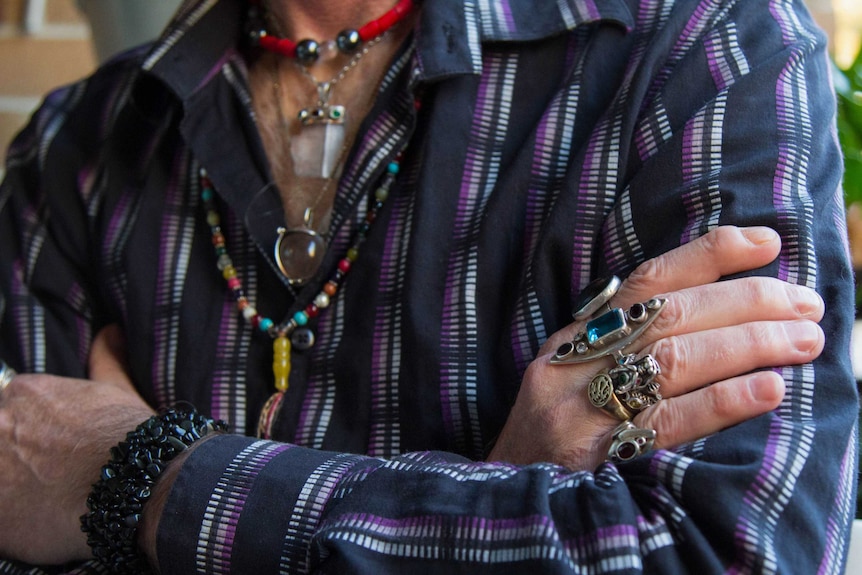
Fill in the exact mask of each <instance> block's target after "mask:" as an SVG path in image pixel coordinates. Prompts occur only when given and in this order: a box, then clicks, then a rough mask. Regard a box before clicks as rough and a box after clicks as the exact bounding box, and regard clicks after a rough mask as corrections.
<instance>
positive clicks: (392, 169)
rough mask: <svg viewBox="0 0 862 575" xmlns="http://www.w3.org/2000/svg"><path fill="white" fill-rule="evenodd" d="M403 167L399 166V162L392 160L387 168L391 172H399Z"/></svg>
mask: <svg viewBox="0 0 862 575" xmlns="http://www.w3.org/2000/svg"><path fill="white" fill-rule="evenodd" d="M400 169H401V168H400V167H399V166H398V162H391V163H390V164H389V166H387V170H388V171H389V173H390V174H397V173H398V170H400Z"/></svg>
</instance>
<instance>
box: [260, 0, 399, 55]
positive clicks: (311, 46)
mask: <svg viewBox="0 0 862 575" xmlns="http://www.w3.org/2000/svg"><path fill="white" fill-rule="evenodd" d="M260 3H261V0H249V4H251V6H252V10H259V9H260ZM413 4H414V2H413V0H398V3H397V4H396V5H395V6H394V7H393V8H392V9H391V10H389V11H388V12H387V13H386V14H384V15H383V16H381V17H380V18H378V19H377V20H372V21H371V22H368V23H366V24H364V25H363V26H362V27H361V28H359V29H358V30H356V29H352V28H350V29H347V30H342V31H341V32H339V33H338V36H336V38H335V40H334V41H330V42H333V43H334V45H335V47H337V48H338V50H339V51H340V52H342V53H343V54H353V53H354V52H356V51H357V50H358V49H359V47H360V46H361V45H362V44H363V43H365V42H368V41H370V40H373V39H374V38H377V37H378V36H380V35H382V34H384V33H385V32H386V31H387V30H389V29H390V28H392V27H393V26H395V25H396V24H397V23H398V22H400V21H401V20H403V19H404V18H405V17H406V16H407V15H408V14H409V13H410V11H411V10H412V9H413ZM251 20H252V21H259V22H263V19H262V18H260V15H259V14H254V13H252V18H251ZM251 37H252V42H253V43H256V44H257V45H258V46H260V47H261V48H263V49H264V50H268V51H270V52H274V53H276V54H281V55H282V56H287V57H288V58H296V59H297V60H298V61H299V62H300V63H302V64H303V65H305V66H311V65H312V64H314V63H315V62H316V61H317V59H318V58H319V57H320V52H321V44H320V43H319V42H317V41H316V40H312V39H311V38H306V39H304V40H300V41H299V42H294V41H293V40H291V39H289V38H279V37H277V36H275V35H273V34H271V33H269V32H268V31H267V30H266V28H265V27H264V26H263V25H261V26H259V27H257V29H253V30H252V32H251ZM327 44H329V42H324V45H327Z"/></svg>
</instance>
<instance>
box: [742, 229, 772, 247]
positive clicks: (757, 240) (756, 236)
mask: <svg viewBox="0 0 862 575" xmlns="http://www.w3.org/2000/svg"><path fill="white" fill-rule="evenodd" d="M742 235H744V236H745V238H746V239H747V240H748V241H749V242H751V243H753V244H754V245H756V246H760V245H763V244H768V243H769V242H773V241H775V239H776V238H777V237H778V234H777V233H776V232H775V230H773V229H772V228H767V227H764V226H754V227H751V228H742Z"/></svg>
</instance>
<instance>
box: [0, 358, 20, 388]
mask: <svg viewBox="0 0 862 575" xmlns="http://www.w3.org/2000/svg"><path fill="white" fill-rule="evenodd" d="M16 375H18V374H17V373H16V372H15V370H14V369H12V368H11V367H9V366H8V365H6V363H4V362H2V361H0V394H2V393H3V392H4V391H5V390H6V388H7V387H9V384H10V383H11V382H12V378H13V377H15V376H16Z"/></svg>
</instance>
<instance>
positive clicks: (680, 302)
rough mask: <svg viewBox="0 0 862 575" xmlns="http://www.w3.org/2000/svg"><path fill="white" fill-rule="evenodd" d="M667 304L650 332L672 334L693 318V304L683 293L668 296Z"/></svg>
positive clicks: (654, 321)
mask: <svg viewBox="0 0 862 575" xmlns="http://www.w3.org/2000/svg"><path fill="white" fill-rule="evenodd" d="M666 297H667V303H666V304H665V306H664V307H663V308H662V310H661V313H659V314H658V315H657V316H656V318H655V320H653V323H652V325H651V326H650V327H649V329H650V331H651V332H653V333H656V334H670V333H673V332H674V331H677V330H679V329H680V327H681V326H685V325H687V324H688V320H689V318H690V317H691V312H690V308H691V302H690V301H689V300H688V298H686V297H684V296H683V295H682V293H680V292H677V293H675V294H673V295H669V296H666Z"/></svg>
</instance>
